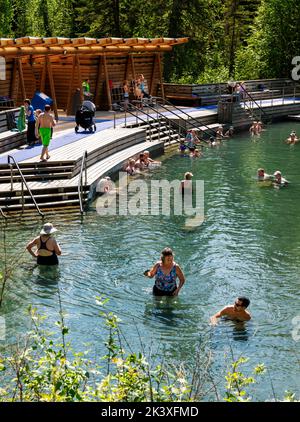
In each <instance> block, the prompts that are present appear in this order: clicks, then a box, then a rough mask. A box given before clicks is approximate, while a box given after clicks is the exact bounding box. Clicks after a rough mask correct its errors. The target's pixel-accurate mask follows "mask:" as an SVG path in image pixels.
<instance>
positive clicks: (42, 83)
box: [40, 56, 47, 92]
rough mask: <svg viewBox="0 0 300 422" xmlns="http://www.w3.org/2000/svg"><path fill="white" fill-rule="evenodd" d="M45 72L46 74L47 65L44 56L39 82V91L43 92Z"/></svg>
mask: <svg viewBox="0 0 300 422" xmlns="http://www.w3.org/2000/svg"><path fill="white" fill-rule="evenodd" d="M46 74H47V65H46V56H45V57H44V66H43V69H42V76H41V83H40V91H41V92H45V87H46Z"/></svg>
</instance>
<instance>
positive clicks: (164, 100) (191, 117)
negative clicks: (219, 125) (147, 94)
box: [148, 97, 217, 135]
mask: <svg viewBox="0 0 300 422" xmlns="http://www.w3.org/2000/svg"><path fill="white" fill-rule="evenodd" d="M152 98H154V99H155V100H163V102H164V103H166V104H168V105H170V106H172V107H173V108H175V110H178V111H179V112H180V113H181V114H185V115H186V116H188V118H189V119H190V120H193V121H194V122H197V124H200V125H201V126H204V127H206V129H208V130H210V131H211V132H212V133H213V134H214V135H216V133H217V132H216V131H215V130H214V129H212V128H210V127H209V126H207V125H206V124H205V123H203V122H202V121H201V120H200V119H198V118H196V117H193V116H191V115H190V114H188V113H187V112H186V111H184V110H182V109H181V108H179V107H177V106H176V105H174V104H172V103H171V102H170V101H169V100H166V99H165V98H163V97H152ZM159 105H160V106H161V107H163V108H164V109H165V110H167V111H168V112H170V113H172V114H174V115H175V116H177V117H179V116H178V114H176V113H174V111H173V110H169V109H167V107H165V106H164V105H162V104H161V103H159ZM148 107H150V106H148ZM150 108H151V107H150ZM197 129H200V128H197Z"/></svg>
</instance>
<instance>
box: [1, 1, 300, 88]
mask: <svg viewBox="0 0 300 422" xmlns="http://www.w3.org/2000/svg"><path fill="white" fill-rule="evenodd" d="M299 28H300V1H299V0H154V1H153V0H143V1H141V0H89V1H88V0H27V1H26V2H24V1H23V0H0V37H21V36H25V35H31V36H45V37H49V36H65V37H78V36H89V37H99V38H101V37H124V38H130V37H161V36H163V37H182V36H188V37H190V42H189V43H188V44H185V45H182V46H178V47H176V48H174V50H173V52H172V53H170V54H167V55H165V80H166V81H176V82H186V83H190V82H195V83H196V82H198V83H204V82H219V81H226V80H228V79H229V78H235V79H254V78H272V77H290V74H291V69H292V64H291V61H292V58H293V57H294V56H297V55H300V36H299Z"/></svg>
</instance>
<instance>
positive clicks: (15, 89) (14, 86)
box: [9, 59, 19, 103]
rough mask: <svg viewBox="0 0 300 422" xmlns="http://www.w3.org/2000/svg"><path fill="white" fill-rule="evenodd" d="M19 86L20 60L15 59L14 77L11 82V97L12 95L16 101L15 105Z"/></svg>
mask: <svg viewBox="0 0 300 422" xmlns="http://www.w3.org/2000/svg"><path fill="white" fill-rule="evenodd" d="M18 86H19V80H18V60H17V59H13V68H12V77H11V81H10V90H9V95H10V98H11V99H12V100H14V101H15V103H16V102H17V100H18Z"/></svg>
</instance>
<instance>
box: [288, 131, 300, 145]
mask: <svg viewBox="0 0 300 422" xmlns="http://www.w3.org/2000/svg"><path fill="white" fill-rule="evenodd" d="M285 142H286V143H287V144H289V145H295V144H296V143H297V142H299V138H298V136H297V135H296V132H295V131H294V130H293V131H292V132H291V134H290V136H289V138H287V140H286V141H285Z"/></svg>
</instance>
